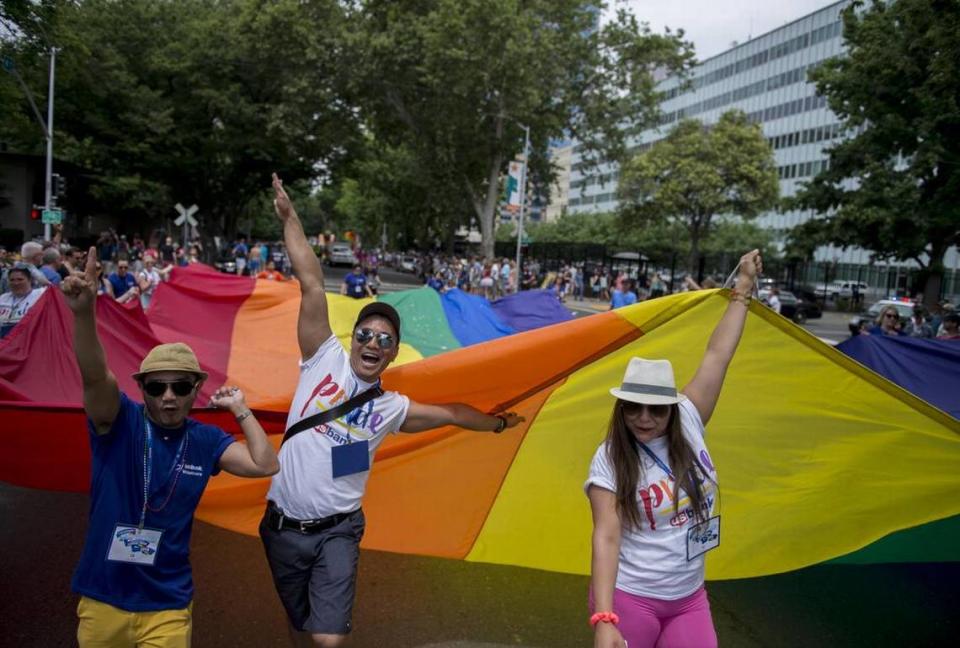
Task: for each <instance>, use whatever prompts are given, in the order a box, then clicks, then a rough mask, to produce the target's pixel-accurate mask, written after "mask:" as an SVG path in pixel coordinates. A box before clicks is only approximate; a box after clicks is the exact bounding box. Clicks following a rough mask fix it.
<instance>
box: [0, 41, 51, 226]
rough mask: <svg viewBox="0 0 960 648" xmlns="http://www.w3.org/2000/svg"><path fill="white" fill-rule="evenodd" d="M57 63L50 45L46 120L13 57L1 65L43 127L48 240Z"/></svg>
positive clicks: (7, 58)
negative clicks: (13, 79)
mask: <svg viewBox="0 0 960 648" xmlns="http://www.w3.org/2000/svg"><path fill="white" fill-rule="evenodd" d="M56 65H57V48H56V47H53V46H51V47H50V85H49V88H48V90H47V121H46V122H44V121H43V116H41V115H40V111H39V110H38V109H37V104H36V103H35V102H34V101H33V94H32V93H31V92H30V88H28V87H27V84H26V83H25V82H24V80H23V77H22V76H20V72H19V71H18V70H17V66H16V65H15V64H14V62H13V59H11V58H10V57H4V59H3V67H4V69H5V70H7V72H9V73H10V74H12V75H13V76H14V77H15V78H16V79H17V83H19V84H20V88H21V89H22V90H23V94H24V95H25V96H26V97H27V101H29V102H30V107H31V108H32V109H33V114H34V115H35V116H36V118H37V122H38V123H39V124H40V128H42V129H43V136H44V137H46V138H47V169H46V186H45V189H44V201H43V211H44V214H45V215H44V221H45V222H44V224H43V238H44V239H46V240H48V241H49V240H50V223H49V222H46V214H48V213H50V212H52V211H53V210H54V207H55V204H54V198H53V89H54V76H55V73H56ZM57 222H59V221H57Z"/></svg>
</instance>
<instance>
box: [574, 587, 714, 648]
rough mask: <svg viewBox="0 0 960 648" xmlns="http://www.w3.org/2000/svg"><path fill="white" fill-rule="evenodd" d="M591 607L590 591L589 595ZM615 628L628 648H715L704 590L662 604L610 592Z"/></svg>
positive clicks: (708, 604)
mask: <svg viewBox="0 0 960 648" xmlns="http://www.w3.org/2000/svg"><path fill="white" fill-rule="evenodd" d="M590 607H591V608H593V592H591V593H590ZM613 611H614V612H616V613H617V616H619V617H620V623H619V625H618V626H617V629H618V630H620V634H622V635H623V638H624V639H626V641H627V645H628V647H629V648H716V646H717V632H716V630H714V629H713V619H712V618H711V616H710V602H709V601H707V590H706V589H704V588H703V587H701V588H700V589H698V590H697V591H696V592H694V593H693V594H691V595H689V596H685V597H684V598H682V599H677V600H675V601H663V600H660V599H654V598H647V597H645V596H637V595H635V594H628V593H627V592H624V591H622V590H619V589H615V590H613Z"/></svg>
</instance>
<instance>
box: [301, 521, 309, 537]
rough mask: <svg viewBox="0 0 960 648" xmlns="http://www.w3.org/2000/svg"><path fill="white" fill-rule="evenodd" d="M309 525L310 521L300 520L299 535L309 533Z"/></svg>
mask: <svg viewBox="0 0 960 648" xmlns="http://www.w3.org/2000/svg"><path fill="white" fill-rule="evenodd" d="M310 523H311V520H300V533H304V534H305V533H310V530H309V527H310Z"/></svg>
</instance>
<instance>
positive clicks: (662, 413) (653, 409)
mask: <svg viewBox="0 0 960 648" xmlns="http://www.w3.org/2000/svg"><path fill="white" fill-rule="evenodd" d="M622 403H623V404H622V405H621V407H623V413H624V414H640V413H641V412H642V411H643V409H644V408H646V409H647V411H649V412H650V416H652V417H654V418H664V417H666V416H669V415H670V405H648V404H646V403H634V402H632V401H622Z"/></svg>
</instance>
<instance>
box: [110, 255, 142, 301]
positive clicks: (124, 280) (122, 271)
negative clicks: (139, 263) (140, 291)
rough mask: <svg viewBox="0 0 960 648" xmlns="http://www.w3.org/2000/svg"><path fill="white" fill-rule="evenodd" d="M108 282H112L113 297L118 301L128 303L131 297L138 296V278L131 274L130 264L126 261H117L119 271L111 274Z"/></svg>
mask: <svg viewBox="0 0 960 648" xmlns="http://www.w3.org/2000/svg"><path fill="white" fill-rule="evenodd" d="M107 281H109V282H110V286H111V287H112V288H113V296H114V298H115V299H116V300H117V301H127V300H129V299H130V298H131V295H134V296H135V295H136V287H137V278H136V277H134V276H133V274H132V273H131V272H130V262H129V261H127V260H126V259H120V260H119V261H117V271H116V272H111V273H110V276H109V277H107ZM128 293H130V295H128Z"/></svg>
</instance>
